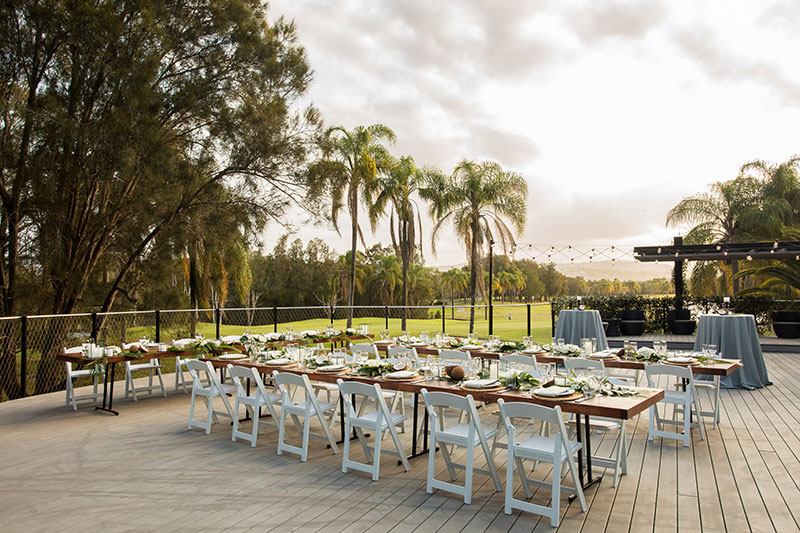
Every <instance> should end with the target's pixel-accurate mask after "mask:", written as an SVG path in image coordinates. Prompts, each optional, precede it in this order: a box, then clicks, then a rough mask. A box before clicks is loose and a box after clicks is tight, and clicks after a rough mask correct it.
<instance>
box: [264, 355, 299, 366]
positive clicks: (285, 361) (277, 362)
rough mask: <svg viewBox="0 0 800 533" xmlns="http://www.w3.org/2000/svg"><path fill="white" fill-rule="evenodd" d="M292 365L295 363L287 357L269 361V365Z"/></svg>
mask: <svg viewBox="0 0 800 533" xmlns="http://www.w3.org/2000/svg"><path fill="white" fill-rule="evenodd" d="M291 363H294V361H292V360H291V359H288V358H286V357H278V358H277V359H270V360H269V361H267V364H268V365H289V364H291Z"/></svg>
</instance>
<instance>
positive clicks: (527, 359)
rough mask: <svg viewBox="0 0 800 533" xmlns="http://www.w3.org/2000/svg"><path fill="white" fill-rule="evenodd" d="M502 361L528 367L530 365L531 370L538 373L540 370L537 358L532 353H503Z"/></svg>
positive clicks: (501, 355)
mask: <svg viewBox="0 0 800 533" xmlns="http://www.w3.org/2000/svg"><path fill="white" fill-rule="evenodd" d="M500 361H502V362H503V363H505V364H506V365H508V364H514V365H524V366H526V367H530V369H531V370H533V371H535V372H537V373H538V372H539V367H538V366H537V365H536V358H534V357H532V356H530V355H522V354H519V353H501V354H500Z"/></svg>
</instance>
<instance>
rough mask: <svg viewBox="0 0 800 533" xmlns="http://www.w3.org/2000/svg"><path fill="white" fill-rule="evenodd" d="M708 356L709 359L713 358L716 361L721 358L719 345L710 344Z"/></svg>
mask: <svg viewBox="0 0 800 533" xmlns="http://www.w3.org/2000/svg"><path fill="white" fill-rule="evenodd" d="M708 356H709V357H713V358H715V359H716V358H717V357H719V354H718V353H717V345H716V344H709V345H708Z"/></svg>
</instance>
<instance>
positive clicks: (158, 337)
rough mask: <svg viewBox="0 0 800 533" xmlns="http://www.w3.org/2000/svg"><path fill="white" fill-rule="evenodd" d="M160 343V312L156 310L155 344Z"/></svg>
mask: <svg viewBox="0 0 800 533" xmlns="http://www.w3.org/2000/svg"><path fill="white" fill-rule="evenodd" d="M160 343H161V311H160V310H159V309H156V344H160Z"/></svg>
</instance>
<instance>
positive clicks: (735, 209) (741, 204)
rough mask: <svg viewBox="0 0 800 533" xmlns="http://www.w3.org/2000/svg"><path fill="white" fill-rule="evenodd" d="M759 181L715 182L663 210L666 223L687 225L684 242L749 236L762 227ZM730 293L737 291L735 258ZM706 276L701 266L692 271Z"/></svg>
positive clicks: (732, 262) (733, 240)
mask: <svg viewBox="0 0 800 533" xmlns="http://www.w3.org/2000/svg"><path fill="white" fill-rule="evenodd" d="M762 198H763V196H762V184H761V182H760V181H759V180H758V179H756V178H754V177H752V176H745V175H740V176H739V177H737V178H736V179H733V180H730V181H725V182H721V181H718V182H715V183H712V184H711V185H710V186H709V189H708V191H706V192H702V193H698V194H696V195H694V196H689V197H686V198H684V199H682V200H681V201H680V202H678V204H677V205H676V206H675V207H673V208H672V209H671V210H670V211H669V212H668V213H667V226H675V225H678V224H690V225H692V227H691V229H690V230H689V231H688V232H687V233H686V236H685V237H684V238H683V242H684V243H686V244H703V243H723V242H737V241H741V240H743V239H748V238H751V236H752V235H753V233H756V232H758V228H759V227H760V226H763V221H764V216H763V211H762V209H761V206H762ZM730 267H731V275H730V279H731V282H732V288H733V293H734V294H735V293H737V292H738V290H739V278H738V277H736V273H737V272H738V270H739V264H738V261H737V260H735V259H734V260H732V261H730ZM698 268H699V269H700V270H698V272H703V273H704V275H705V276H707V275H708V272H707V271H706V270H707V269H706V268H705V267H704V265H702V264H699V265H696V266H695V270H697V269H698Z"/></svg>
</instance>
